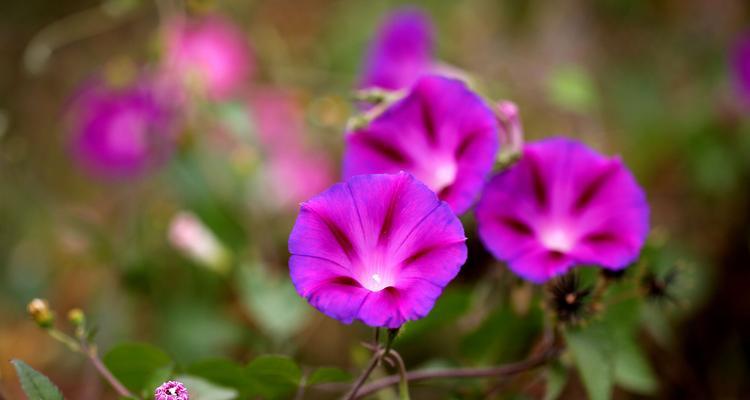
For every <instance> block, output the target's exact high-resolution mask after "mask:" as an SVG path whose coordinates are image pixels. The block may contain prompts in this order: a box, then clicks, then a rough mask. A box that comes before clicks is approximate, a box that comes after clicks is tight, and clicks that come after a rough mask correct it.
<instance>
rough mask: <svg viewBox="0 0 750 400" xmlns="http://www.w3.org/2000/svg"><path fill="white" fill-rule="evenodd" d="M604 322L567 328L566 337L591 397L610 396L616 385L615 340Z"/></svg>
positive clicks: (603, 399)
mask: <svg viewBox="0 0 750 400" xmlns="http://www.w3.org/2000/svg"><path fill="white" fill-rule="evenodd" d="M610 339H611V337H610V336H609V332H608V331H607V330H606V328H605V326H604V325H603V324H592V325H591V326H588V327H586V329H576V330H568V331H566V332H565V341H566V343H567V344H568V348H569V349H570V351H571V353H572V354H573V357H574V360H575V365H576V367H577V368H578V372H579V373H580V375H581V380H582V381H583V385H584V386H585V387H586V392H587V393H588V395H589V399H590V400H608V399H609V398H610V397H611V396H612V386H613V385H614V365H613V360H612V357H611V354H612V343H611V340H610Z"/></svg>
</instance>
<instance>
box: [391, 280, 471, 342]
mask: <svg viewBox="0 0 750 400" xmlns="http://www.w3.org/2000/svg"><path fill="white" fill-rule="evenodd" d="M470 295H471V292H470V291H468V290H461V289H449V290H446V291H445V293H443V295H442V296H440V298H439V299H438V301H437V303H435V307H434V308H433V309H432V311H430V313H429V314H428V315H427V316H426V317H424V318H422V319H419V320H417V321H414V322H409V323H408V324H406V325H404V327H403V328H402V329H401V332H399V335H398V337H396V344H397V345H399V346H407V347H411V346H413V345H415V344H420V343H421V344H425V335H428V334H431V333H432V334H438V335H439V332H440V331H441V329H442V328H443V327H446V326H452V323H453V322H454V321H455V320H456V319H458V318H459V317H460V316H461V315H463V314H464V313H465V312H466V310H468V309H469V306H470V304H471V296H470Z"/></svg>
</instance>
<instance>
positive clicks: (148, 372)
mask: <svg viewBox="0 0 750 400" xmlns="http://www.w3.org/2000/svg"><path fill="white" fill-rule="evenodd" d="M102 360H103V361H104V364H105V365H106V366H107V368H109V370H110V371H111V372H112V374H113V375H114V376H115V377H116V378H117V379H119V380H120V382H122V384H123V385H125V386H126V387H127V388H128V389H130V390H131V391H133V392H134V393H142V392H144V391H149V390H151V389H153V387H152V386H153V385H155V384H156V385H158V384H160V383H161V382H160V380H161V381H163V379H164V378H166V377H168V376H169V375H170V372H171V365H172V360H171V359H170V358H169V356H168V355H167V354H166V353H164V352H163V351H162V350H160V349H158V348H156V347H154V346H151V345H149V344H145V343H124V344H121V345H119V346H116V347H114V348H113V349H112V350H110V351H109V352H108V353H107V354H106V355H105V356H104V358H103V359H102ZM155 382H156V383H155Z"/></svg>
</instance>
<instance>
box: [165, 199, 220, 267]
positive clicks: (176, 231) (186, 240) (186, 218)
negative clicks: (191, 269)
mask: <svg viewBox="0 0 750 400" xmlns="http://www.w3.org/2000/svg"><path fill="white" fill-rule="evenodd" d="M169 241H170V243H172V246H174V247H175V248H176V249H177V250H179V251H180V252H182V253H183V254H184V255H185V256H186V257H188V258H190V259H192V260H194V261H195V262H197V263H199V264H201V265H203V266H205V267H207V268H209V269H212V270H215V271H217V272H226V270H227V269H228V268H229V263H228V261H229V256H228V253H227V251H226V249H225V248H224V246H222V245H221V243H220V242H219V240H218V239H217V238H216V236H214V234H213V232H211V230H210V229H209V228H208V227H207V226H205V225H204V224H203V222H201V220H200V219H198V217H196V216H195V215H194V214H193V213H190V212H186V211H182V212H180V213H178V214H177V215H175V216H174V218H172V222H171V223H170V225H169Z"/></svg>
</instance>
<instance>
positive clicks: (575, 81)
mask: <svg viewBox="0 0 750 400" xmlns="http://www.w3.org/2000/svg"><path fill="white" fill-rule="evenodd" d="M547 85H548V91H549V95H550V98H551V100H552V102H554V103H555V104H556V105H558V106H559V107H562V108H564V109H566V110H569V111H573V112H581V113H583V112H586V111H589V110H591V109H592V108H593V106H594V104H595V103H596V101H597V98H596V88H595V87H594V83H593V82H592V80H591V78H590V76H589V75H588V74H587V73H586V72H585V71H584V70H583V69H581V68H580V67H577V66H575V65H570V66H565V67H562V68H559V69H557V70H555V71H554V72H553V74H552V75H551V76H550V78H549V81H548V82H547Z"/></svg>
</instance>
